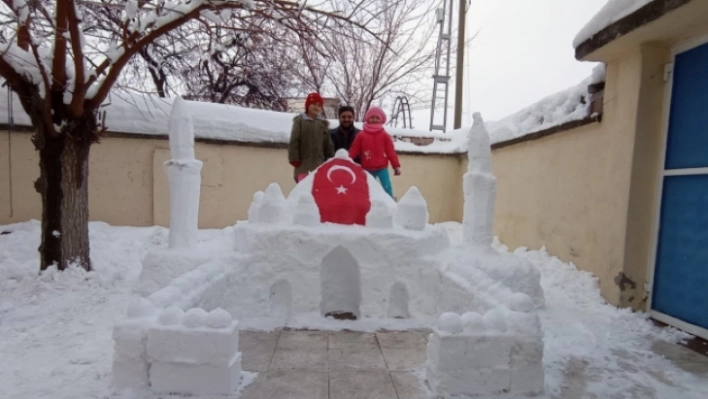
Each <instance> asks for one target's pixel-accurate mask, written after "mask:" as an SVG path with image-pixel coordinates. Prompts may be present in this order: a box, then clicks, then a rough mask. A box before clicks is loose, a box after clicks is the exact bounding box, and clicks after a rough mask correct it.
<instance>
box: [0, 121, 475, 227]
mask: <svg viewBox="0 0 708 399" xmlns="http://www.w3.org/2000/svg"><path fill="white" fill-rule="evenodd" d="M10 147H12V154H11V160H12V165H10V150H9V149H10ZM196 156H197V158H198V159H200V160H201V161H203V162H204V167H203V169H202V187H201V197H200V215H199V226H200V227H201V228H221V227H225V226H228V225H232V224H234V223H235V222H236V221H237V220H243V219H246V217H247V211H248V207H249V205H250V203H251V200H252V198H253V193H255V192H256V191H258V190H264V189H265V188H266V187H267V185H268V184H269V183H271V182H277V183H279V184H280V185H281V187H282V189H283V192H284V193H285V194H286V195H287V194H288V193H289V192H290V190H291V189H292V188H293V187H294V184H295V183H294V182H293V179H292V169H291V167H290V166H289V165H288V164H287V162H286V160H287V156H286V151H285V149H280V148H260V147H253V146H243V145H237V144H212V143H201V142H198V143H197V144H196ZM400 158H401V163H402V165H403V175H402V176H400V177H394V178H393V185H394V192H395V194H396V195H397V196H398V197H401V196H403V194H405V192H406V191H407V190H408V188H410V186H412V185H416V186H418V188H419V189H420V191H421V192H422V193H423V196H424V197H425V198H426V199H427V201H428V210H429V213H430V221H431V222H433V223H435V222H442V221H448V220H457V221H459V220H461V218H462V189H461V184H460V175H459V171H460V162H461V161H460V157H456V156H443V155H407V154H402V155H401V156H400ZM167 159H169V144H168V141H167V140H162V139H145V138H126V137H111V136H109V137H106V138H104V139H103V140H102V141H101V143H100V144H98V145H94V146H93V147H92V148H91V156H90V160H89V162H90V165H89V216H90V219H91V220H100V221H104V222H107V223H110V224H113V225H130V226H150V225H155V224H157V225H163V226H167V225H168V224H169V212H170V208H169V185H168V183H167V176H166V175H165V172H164V170H163V167H162V164H163V163H164V161H166V160H167ZM38 176H39V167H38V155H37V153H36V151H35V149H34V146H33V144H32V142H31V134H30V133H27V132H14V133H8V132H2V133H1V134H0V189H1V191H0V224H6V223H14V222H21V221H26V220H28V219H39V218H40V217H41V200H40V197H39V195H38V194H37V192H36V191H35V189H34V185H33V184H34V181H35V180H36V179H37V177H38ZM10 183H12V184H11V187H10Z"/></svg>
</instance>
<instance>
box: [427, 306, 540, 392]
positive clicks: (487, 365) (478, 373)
mask: <svg viewBox="0 0 708 399" xmlns="http://www.w3.org/2000/svg"><path fill="white" fill-rule="evenodd" d="M527 301H529V302H530V298H528V299H527ZM526 309H528V308H526ZM515 310H518V309H515ZM515 310H510V309H508V308H507V307H504V306H500V307H496V308H494V309H491V310H489V311H487V312H486V313H485V314H484V315H482V314H479V313H475V312H468V313H465V314H463V315H462V316H460V315H458V314H456V313H444V314H442V315H441V316H440V318H439V319H438V322H437V325H436V327H434V328H433V333H432V334H430V337H429V339H428V347H427V360H426V379H427V381H428V383H429V384H430V388H431V389H432V390H433V391H434V392H435V393H436V394H437V395H438V396H443V397H458V396H462V397H468V396H477V395H506V394H510V395H514V396H516V395H520V396H536V395H539V394H540V393H541V392H543V386H544V370H543V330H542V329H541V323H540V320H539V318H538V314H536V313H534V312H528V311H515Z"/></svg>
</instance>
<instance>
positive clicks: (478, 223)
mask: <svg viewBox="0 0 708 399" xmlns="http://www.w3.org/2000/svg"><path fill="white" fill-rule="evenodd" d="M496 187H497V179H496V178H495V177H494V176H492V175H491V174H490V173H479V172H467V173H465V175H464V177H463V191H464V196H465V204H464V209H463V211H464V214H463V218H462V235H463V239H464V242H465V243H466V244H468V245H480V246H490V245H492V242H493V240H494V233H493V227H494V200H495V198H496Z"/></svg>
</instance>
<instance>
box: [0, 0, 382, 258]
mask: <svg viewBox="0 0 708 399" xmlns="http://www.w3.org/2000/svg"><path fill="white" fill-rule="evenodd" d="M376 3H377V1H376V0H312V1H307V2H304V1H303V2H298V1H293V0H1V2H0V18H1V19H0V77H2V78H3V79H4V80H6V81H7V84H8V85H9V87H10V88H11V89H12V90H13V91H15V92H16V93H17V95H18V96H19V98H20V102H21V104H22V107H23V108H24V110H25V111H26V112H27V114H28V115H29V116H30V119H31V121H32V124H33V126H34V128H35V129H36V133H35V135H34V137H33V142H34V144H35V147H36V149H37V150H38V151H39V159H40V162H39V163H40V165H39V166H40V177H39V179H37V181H36V182H35V187H36V188H37V191H38V192H39V193H40V194H41V196H42V204H43V218H42V219H43V220H42V244H41V246H40V252H41V259H42V261H41V266H40V267H41V269H42V270H44V269H46V268H47V267H49V266H50V265H53V264H55V265H57V266H58V267H59V269H64V268H65V267H67V266H69V265H71V264H76V265H78V266H81V267H84V268H86V269H90V268H91V266H90V261H89V245H88V189H87V187H88V183H87V180H88V179H87V176H88V156H89V150H90V146H91V144H92V143H95V142H97V141H98V140H99V138H100V136H101V133H102V132H103V131H104V130H105V129H107V128H108V129H110V126H101V125H100V124H99V119H98V117H97V115H98V113H99V112H100V107H101V105H102V104H103V103H104V101H105V100H106V98H107V96H108V95H109V93H110V92H111V90H112V89H113V88H114V87H115V85H116V83H117V82H118V81H119V79H120V78H121V76H122V75H123V72H124V70H125V69H126V67H127V66H128V65H129V64H130V63H131V61H133V60H134V59H135V58H136V55H140V56H141V57H142V59H143V60H145V61H146V62H148V63H149V64H150V66H151V68H153V72H155V73H156V76H157V77H158V78H159V79H163V80H164V81H166V80H167V79H168V76H167V74H168V72H170V73H171V72H173V70H169V69H168V70H161V69H160V68H161V66H162V65H163V64H162V61H163V60H161V59H159V58H157V57H154V58H152V57H153V56H155V55H156V54H157V52H156V51H155V50H156V49H159V48H160V46H165V45H167V44H169V43H170V39H169V38H168V39H167V40H162V39H163V38H166V37H168V36H169V35H170V34H172V33H175V32H180V29H183V28H184V29H185V30H182V31H181V33H180V34H182V35H188V31H187V30H186V29H187V28H192V26H191V25H190V24H193V25H194V24H196V25H199V26H204V27H212V28H211V29H212V31H214V30H216V29H217V27H220V26H227V25H229V24H231V25H233V26H236V27H244V28H245V29H243V31H242V32H241V33H240V34H241V35H242V36H243V38H244V40H246V41H247V40H254V38H258V37H268V34H269V32H273V31H274V29H275V27H276V26H277V27H278V29H281V30H282V31H284V32H287V34H288V35H294V36H295V37H299V38H302V39H303V40H305V41H309V42H314V41H315V40H316V38H317V33H318V32H321V31H323V30H327V29H333V28H338V27H342V26H349V25H354V26H357V27H358V29H360V30H361V32H364V33H366V34H372V32H371V31H370V30H369V28H368V27H367V26H366V21H367V19H368V18H369V15H371V10H372V9H373V7H374V5H375V4H376ZM218 29H223V28H218ZM208 32H211V31H208ZM210 40H211V39H210ZM171 43H174V44H176V43H177V42H175V41H172V42H171ZM151 46H152V47H151ZM214 48H215V47H214ZM215 49H216V51H214V52H211V53H210V56H211V58H210V62H213V63H216V64H217V65H218V64H219V62H223V63H224V65H227V64H228V63H227V62H224V60H226V59H228V58H229V57H231V55H229V56H228V57H225V54H227V51H226V49H222V48H215ZM252 61H253V58H248V57H246V58H244V59H243V63H244V70H246V69H248V70H251V71H252V70H256V69H263V67H262V66H260V65H255V64H254V65H249V63H251V62H252ZM249 68H250V69H249ZM266 69H267V68H266ZM271 72H275V71H271ZM250 79H253V78H252V77H251V78H250ZM225 84H226V85H227V86H228V85H229V84H231V85H233V82H231V83H228V82H227V83H225Z"/></svg>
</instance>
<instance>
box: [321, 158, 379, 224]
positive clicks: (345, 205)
mask: <svg viewBox="0 0 708 399" xmlns="http://www.w3.org/2000/svg"><path fill="white" fill-rule="evenodd" d="M366 178H367V176H366V171H364V169H362V168H361V166H359V165H357V164H355V163H353V162H351V161H349V160H346V159H339V158H334V159H331V160H329V161H327V162H326V163H325V164H324V165H322V166H321V167H320V168H319V169H317V171H316V172H315V178H314V182H313V184H312V196H313V197H315V202H316V203H317V207H318V208H319V209H320V220H321V222H322V223H325V222H330V223H338V224H360V225H362V226H364V225H366V214H367V213H369V209H371V200H370V199H369V184H368V182H367V181H366Z"/></svg>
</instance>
